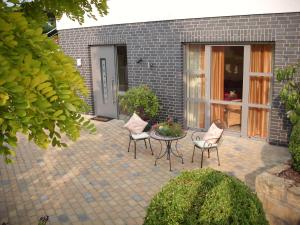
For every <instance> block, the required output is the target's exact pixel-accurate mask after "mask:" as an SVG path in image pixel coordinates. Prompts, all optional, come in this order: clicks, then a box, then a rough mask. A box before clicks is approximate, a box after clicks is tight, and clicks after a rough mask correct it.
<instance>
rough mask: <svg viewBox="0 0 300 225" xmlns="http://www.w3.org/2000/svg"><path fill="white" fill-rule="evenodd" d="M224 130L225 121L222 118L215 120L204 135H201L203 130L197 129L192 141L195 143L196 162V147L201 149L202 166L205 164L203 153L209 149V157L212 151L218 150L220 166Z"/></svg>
mask: <svg viewBox="0 0 300 225" xmlns="http://www.w3.org/2000/svg"><path fill="white" fill-rule="evenodd" d="M223 132H224V123H223V122H221V121H220V120H216V121H214V122H213V123H212V124H211V126H210V128H209V129H208V131H207V132H206V133H205V135H204V136H203V137H201V136H200V134H201V133H202V132H201V131H195V132H194V133H193V134H192V136H191V138H192V141H193V143H194V150H193V156H192V162H194V154H195V150H196V149H199V150H200V151H201V168H202V165H203V153H204V152H205V151H207V153H208V158H209V157H210V151H212V150H216V151H217V157H218V165H219V166H220V159H219V151H218V146H219V145H220V144H221V142H222V136H223Z"/></svg>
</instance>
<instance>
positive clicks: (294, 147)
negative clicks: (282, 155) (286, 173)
mask: <svg viewBox="0 0 300 225" xmlns="http://www.w3.org/2000/svg"><path fill="white" fill-rule="evenodd" d="M289 151H290V153H291V155H292V167H293V169H294V170H296V171H298V172H299V173H300V120H299V121H298V122H297V123H296V124H295V125H294V126H293V128H292V133H291V137H290V142H289Z"/></svg>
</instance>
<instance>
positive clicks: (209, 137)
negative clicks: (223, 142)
mask: <svg viewBox="0 0 300 225" xmlns="http://www.w3.org/2000/svg"><path fill="white" fill-rule="evenodd" d="M222 132H223V129H220V128H218V127H217V126H216V124H215V123H212V125H211V126H210V128H209V129H208V131H207V132H206V133H205V135H204V136H203V138H202V139H203V140H204V141H207V142H208V143H211V144H215V143H216V142H217V140H218V139H219V138H220V137H221V135H222Z"/></svg>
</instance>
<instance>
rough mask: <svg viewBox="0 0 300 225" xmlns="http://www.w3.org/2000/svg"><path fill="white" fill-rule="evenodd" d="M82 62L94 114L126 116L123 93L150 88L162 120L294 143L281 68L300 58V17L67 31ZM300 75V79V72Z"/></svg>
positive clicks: (71, 51)
mask: <svg viewBox="0 0 300 225" xmlns="http://www.w3.org/2000/svg"><path fill="white" fill-rule="evenodd" d="M58 33H59V44H60V45H61V47H62V49H63V50H64V52H65V53H66V54H68V55H70V56H71V57H73V58H74V59H75V60H76V61H77V65H78V69H79V71H80V72H81V74H82V75H83V76H84V78H85V80H86V83H87V85H88V87H89V88H90V89H91V95H90V97H89V98H88V99H87V101H88V103H89V104H90V105H91V106H92V108H93V111H92V112H91V113H92V114H97V115H103V116H110V117H116V118H117V117H118V107H117V105H118V104H117V102H118V99H117V96H118V94H122V93H123V92H124V91H126V90H127V89H128V88H130V87H134V86H137V85H139V84H147V85H148V86H149V87H150V88H151V89H153V90H154V92H155V93H156V94H157V96H158V97H159V100H160V103H161V105H162V109H161V112H160V118H162V119H163V118H165V117H166V116H167V115H170V116H173V117H176V118H177V119H178V120H179V121H180V122H181V123H182V124H184V125H185V126H187V127H190V128H198V129H207V127H208V126H209V124H210V122H211V121H212V120H214V119H221V120H223V121H224V122H225V123H226V126H227V131H228V132H232V133H235V134H238V135H241V136H245V137H253V138H262V139H266V140H267V141H268V142H270V143H274V144H287V141H288V134H289V128H290V126H289V123H288V120H287V119H286V114H285V111H284V108H283V107H282V106H281V105H280V102H279V96H278V94H279V91H280V89H281V84H280V83H278V82H277V81H276V79H275V76H274V70H275V69H276V68H277V67H282V66H285V65H288V64H292V63H296V62H297V61H298V60H299V58H300V12H296V13H277V14H263V15H247V16H226V17H211V18H199V19H196V18H195V19H180V20H168V21H155V22H141V23H128V24H117V25H105V26H98V27H86V28H75V29H65V30H59V32H58ZM298 76H299V74H298Z"/></svg>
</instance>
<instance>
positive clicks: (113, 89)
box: [111, 80, 116, 104]
mask: <svg viewBox="0 0 300 225" xmlns="http://www.w3.org/2000/svg"><path fill="white" fill-rule="evenodd" d="M111 91H112V98H113V104H116V91H115V80H112V81H111Z"/></svg>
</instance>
